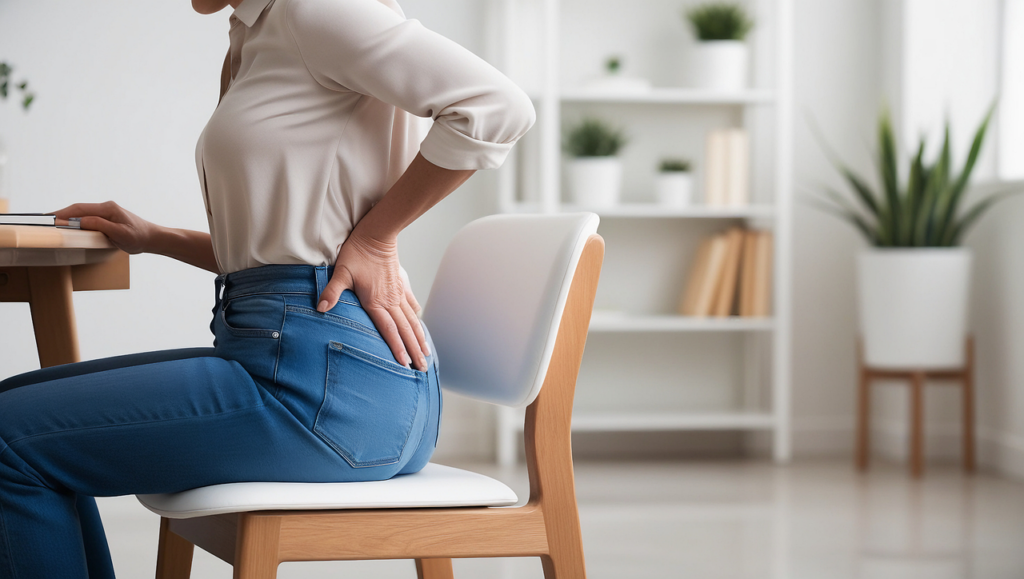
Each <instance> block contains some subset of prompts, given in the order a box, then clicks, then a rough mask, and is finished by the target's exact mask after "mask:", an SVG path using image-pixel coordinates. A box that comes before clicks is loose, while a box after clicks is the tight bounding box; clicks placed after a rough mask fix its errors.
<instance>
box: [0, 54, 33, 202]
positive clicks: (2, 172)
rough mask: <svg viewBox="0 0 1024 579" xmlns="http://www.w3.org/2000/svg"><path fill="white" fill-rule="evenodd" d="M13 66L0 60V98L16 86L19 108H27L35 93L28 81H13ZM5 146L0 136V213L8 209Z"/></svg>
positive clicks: (8, 195)
mask: <svg viewBox="0 0 1024 579" xmlns="http://www.w3.org/2000/svg"><path fill="white" fill-rule="evenodd" d="M13 71H14V67H13V66H11V65H10V64H8V63H6V62H0V98H2V99H3V100H7V97H8V95H10V94H11V93H13V92H14V89H13V88H12V87H17V89H18V90H19V91H20V92H21V99H20V100H21V108H23V109H25V110H26V111H27V110H28V107H29V106H31V105H32V100H33V99H35V98H36V95H35V94H34V93H33V92H31V91H30V90H29V89H28V81H27V80H22V81H21V82H15V81H14V79H13V78H12V75H11V72H13ZM7 179H8V177H7V147H5V146H4V141H3V139H2V138H0V213H7V212H8V211H10V192H9V191H8V184H7Z"/></svg>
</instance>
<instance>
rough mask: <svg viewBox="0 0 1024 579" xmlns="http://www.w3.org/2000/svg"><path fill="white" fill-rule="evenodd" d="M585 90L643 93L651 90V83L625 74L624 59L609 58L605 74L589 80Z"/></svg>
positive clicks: (606, 61) (605, 65) (618, 57)
mask: <svg viewBox="0 0 1024 579" xmlns="http://www.w3.org/2000/svg"><path fill="white" fill-rule="evenodd" d="M584 86H585V88H587V89H589V90H596V91H606V92H643V91H647V90H650V88H651V82H650V81H649V80H647V79H646V78H639V77H634V76H629V75H626V74H623V66H622V57H620V56H618V55H612V56H609V57H608V58H607V59H605V61H604V74H602V75H601V76H597V77H593V78H590V79H588V80H587V81H586V82H585V84H584Z"/></svg>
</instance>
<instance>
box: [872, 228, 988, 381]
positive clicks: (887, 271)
mask: <svg viewBox="0 0 1024 579" xmlns="http://www.w3.org/2000/svg"><path fill="white" fill-rule="evenodd" d="M857 270H858V271H857V282H858V293H859V296H858V297H859V300H860V326H861V333H862V336H863V339H864V360H865V362H866V363H867V364H868V365H869V366H872V367H876V368H911V369H914V368H921V369H939V368H959V367H962V366H963V365H964V340H965V338H966V336H967V307H968V296H969V289H970V279H971V252H970V250H968V249H964V248H962V247H951V248H906V249H873V250H869V251H866V252H864V253H861V254H860V255H859V256H858V259H857Z"/></svg>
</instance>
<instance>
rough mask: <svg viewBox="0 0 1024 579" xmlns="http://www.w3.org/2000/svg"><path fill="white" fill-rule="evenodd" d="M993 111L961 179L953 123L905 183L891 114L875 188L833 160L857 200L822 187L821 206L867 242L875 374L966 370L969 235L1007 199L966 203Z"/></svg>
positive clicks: (919, 153)
mask: <svg viewBox="0 0 1024 579" xmlns="http://www.w3.org/2000/svg"><path fill="white" fill-rule="evenodd" d="M991 116H992V110H991V109H990V110H989V112H988V114H987V115H986V116H985V119H984V120H983V121H982V123H981V126H980V127H978V130H977V131H976V132H975V134H974V139H973V141H972V143H971V149H970V152H969V153H968V155H967V159H966V161H965V162H964V166H963V169H962V170H961V171H960V173H959V174H956V175H954V174H953V168H952V160H951V154H950V145H949V133H950V129H949V123H948V122H947V123H946V126H945V138H944V140H943V143H942V148H941V150H940V151H939V154H938V157H937V158H936V160H935V161H934V162H931V163H927V162H926V161H925V158H924V157H925V138H924V137H922V138H921V140H920V142H919V144H918V146H917V150H916V153H915V154H914V156H913V157H912V158H911V159H910V163H909V167H908V168H907V169H906V171H905V179H902V178H901V175H900V171H899V167H898V160H897V152H896V151H897V145H896V138H895V137H894V135H893V130H892V124H891V121H890V120H889V116H888V114H887V113H885V112H883V113H882V115H881V118H880V120H879V123H878V148H879V150H878V163H877V164H878V171H879V175H878V177H879V179H878V180H879V183H880V184H881V186H880V187H879V189H878V190H876V189H875V188H873V187H872V186H871V185H869V181H868V180H867V179H865V178H863V177H861V176H860V175H857V174H855V173H854V172H853V171H852V170H850V169H849V168H848V167H847V166H846V165H844V164H843V163H841V162H839V161H838V160H836V159H835V156H834V155H832V157H833V162H834V163H835V165H836V167H837V169H838V171H839V172H840V173H841V174H842V176H843V177H844V179H845V181H846V183H847V184H848V185H849V188H850V189H851V191H852V192H853V199H855V200H856V201H855V202H851V201H849V200H848V198H847V197H844V196H842V195H840V194H839V193H837V192H835V191H834V190H832V189H828V188H826V189H824V199H826V200H827V201H828V203H825V204H823V207H824V208H825V209H826V210H828V211H830V212H832V213H834V214H836V215H838V216H840V217H842V218H843V219H845V220H847V221H849V222H850V223H851V224H852V225H853V226H854V227H856V228H857V230H858V231H860V232H861V233H862V234H863V235H864V237H865V238H866V239H867V241H868V243H870V244H871V246H872V247H871V248H870V249H868V250H867V251H864V252H862V253H861V254H860V255H859V256H858V259H857V275H858V284H857V286H858V294H859V296H858V299H859V308H860V326H861V332H862V338H863V346H864V351H863V355H864V361H865V363H866V364H867V365H869V366H872V367H876V368H929V369H933V368H958V367H962V366H963V364H964V355H965V354H964V340H965V338H966V335H967V308H968V303H967V302H968V292H969V287H970V275H971V252H970V250H969V249H967V248H964V247H961V246H960V243H961V241H962V240H963V237H964V234H966V233H967V231H968V230H969V229H970V228H971V226H973V225H974V224H975V223H976V222H977V220H978V218H979V217H981V215H982V214H984V212H985V211H986V210H987V209H989V208H990V207H991V206H992V205H993V204H994V203H996V202H997V201H999V200H1000V199H1002V198H1004V197H1005V196H1006V195H1008V194H1009V193H1010V192H1001V193H998V194H994V195H991V196H988V197H986V198H985V199H983V200H980V201H977V202H975V203H974V204H973V205H971V206H970V207H962V206H963V205H964V197H965V195H966V191H967V186H968V181H969V179H970V175H971V171H972V170H973V169H974V164H975V162H976V161H977V159H978V153H979V152H980V150H981V146H982V142H983V141H984V139H985V131H986V129H987V127H988V123H989V119H990V118H991Z"/></svg>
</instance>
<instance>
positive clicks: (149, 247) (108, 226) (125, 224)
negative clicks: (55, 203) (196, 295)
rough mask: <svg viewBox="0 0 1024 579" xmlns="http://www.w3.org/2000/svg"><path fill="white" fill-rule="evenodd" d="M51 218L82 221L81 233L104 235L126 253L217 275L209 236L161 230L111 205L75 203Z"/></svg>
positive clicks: (177, 230) (217, 271) (125, 210)
mask: <svg viewBox="0 0 1024 579" xmlns="http://www.w3.org/2000/svg"><path fill="white" fill-rule="evenodd" d="M53 214H54V215H56V216H57V217H58V218H60V219H67V218H69V217H81V218H82V229H93V230H96V231H99V232H101V233H103V234H104V235H106V236H107V237H108V238H109V239H110V241H111V243H113V244H114V245H115V246H117V247H118V248H119V249H122V250H124V251H126V252H128V253H133V254H134V253H157V254H160V255H166V256H167V257H172V258H174V259H177V260H179V261H183V262H185V263H187V264H189V265H194V266H196V267H198V268H200V269H205V270H207V271H211V272H213V273H220V268H218V267H217V260H216V259H215V258H214V256H213V243H212V242H211V241H210V234H209V233H203V232H201V231H192V230H189V229H173V228H170V227H163V226H161V225H157V224H155V223H152V222H150V221H146V220H145V219H143V218H141V217H139V216H138V215H135V214H134V213H132V212H131V211H128V210H127V209H124V208H123V207H121V206H120V205H118V204H117V203H114V202H113V201H107V202H105V203H75V204H74V205H69V206H67V207H65V208H64V209H61V210H59V211H54V212H53Z"/></svg>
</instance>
